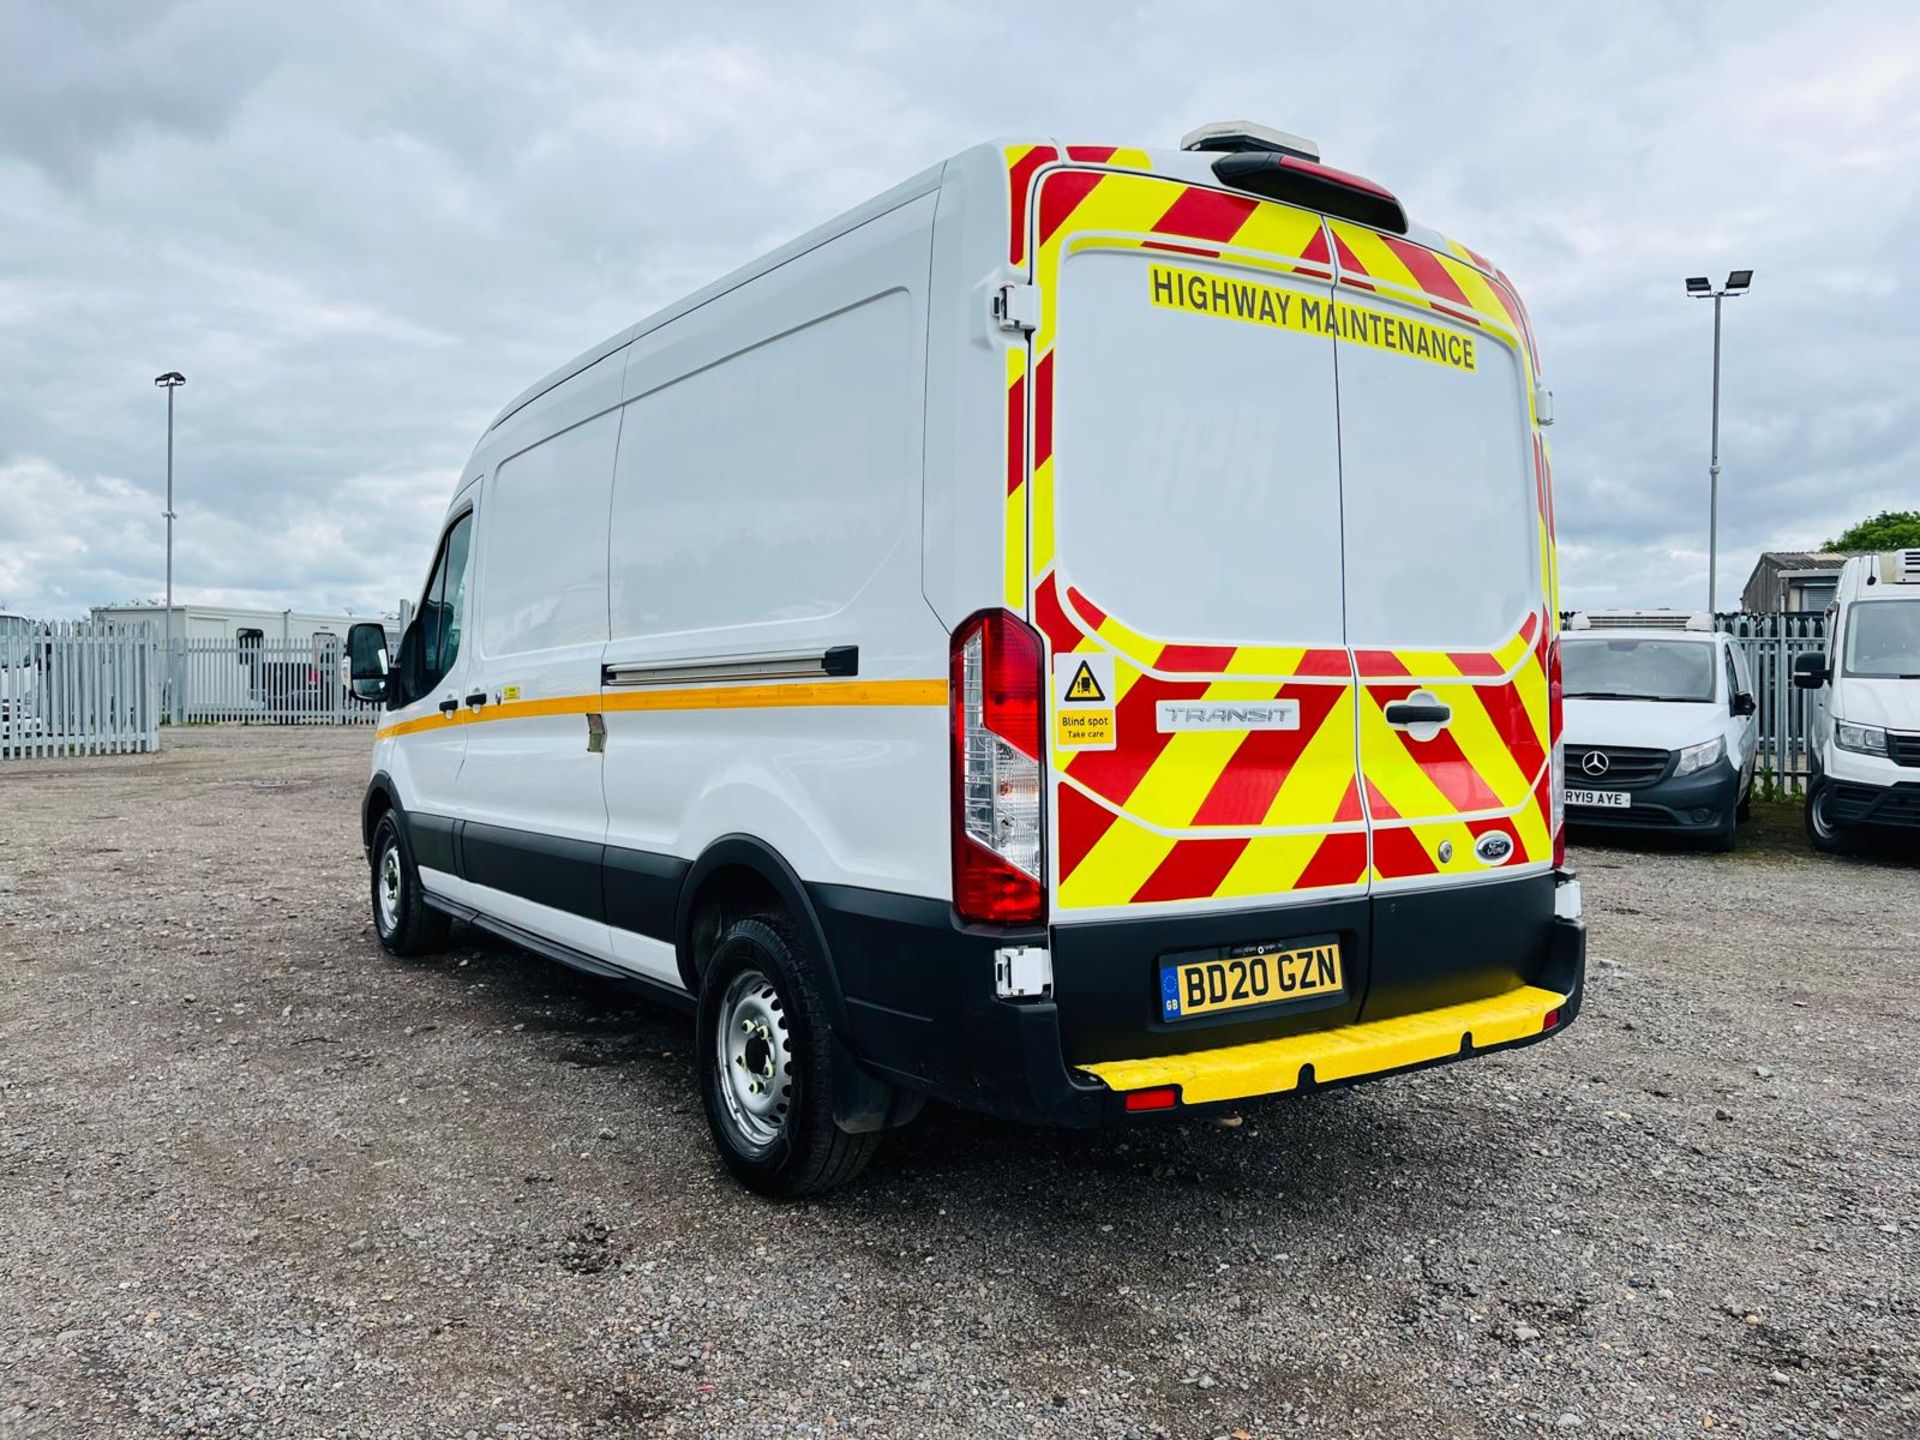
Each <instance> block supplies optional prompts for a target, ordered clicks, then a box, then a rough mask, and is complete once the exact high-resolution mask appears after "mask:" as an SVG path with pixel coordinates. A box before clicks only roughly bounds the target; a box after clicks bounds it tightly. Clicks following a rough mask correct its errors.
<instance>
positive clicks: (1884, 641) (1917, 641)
mask: <svg viewBox="0 0 1920 1440" xmlns="http://www.w3.org/2000/svg"><path fill="white" fill-rule="evenodd" d="M1847 674H1849V675H1858V676H1861V677H1863V678H1878V679H1883V680H1886V679H1895V680H1920V600H1874V601H1870V602H1869V601H1860V602H1857V603H1855V604H1854V605H1852V606H1850V607H1849V608H1848V610H1847Z"/></svg>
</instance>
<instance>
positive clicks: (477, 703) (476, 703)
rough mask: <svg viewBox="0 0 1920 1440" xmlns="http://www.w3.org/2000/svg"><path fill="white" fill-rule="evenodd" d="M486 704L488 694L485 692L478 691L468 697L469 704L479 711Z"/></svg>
mask: <svg viewBox="0 0 1920 1440" xmlns="http://www.w3.org/2000/svg"><path fill="white" fill-rule="evenodd" d="M486 703H487V692H486V691H484V690H476V691H474V692H473V693H472V694H471V695H469V696H467V704H469V705H471V706H473V708H474V709H476V710H478V709H479V708H480V707H481V706H482V705H484V704H486Z"/></svg>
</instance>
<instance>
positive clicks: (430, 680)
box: [417, 510, 473, 689]
mask: <svg viewBox="0 0 1920 1440" xmlns="http://www.w3.org/2000/svg"><path fill="white" fill-rule="evenodd" d="M472 538H473V512H472V511H471V510H469V511H468V512H467V513H466V514H464V515H462V516H461V517H460V518H459V519H458V520H456V521H454V522H453V528H451V529H450V530H448V531H447V538H446V539H445V540H444V541H442V542H441V545H440V558H439V560H438V561H436V562H435V564H434V567H433V574H432V575H431V576H430V577H429V578H428V580H427V588H426V589H425V590H424V591H422V592H421V595H420V619H419V621H418V622H417V623H418V624H419V626H420V670H421V686H422V688H423V689H431V688H432V687H433V686H435V685H438V684H439V683H440V682H441V680H443V679H445V678H446V674H447V672H448V671H449V670H451V669H453V662H454V661H455V660H457V659H459V657H460V613H461V607H462V604H463V602H464V601H465V599H466V595H467V551H468V548H469V543H470V541H471V540H472Z"/></svg>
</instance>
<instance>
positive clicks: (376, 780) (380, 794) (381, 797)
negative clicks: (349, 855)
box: [360, 770, 407, 860]
mask: <svg viewBox="0 0 1920 1440" xmlns="http://www.w3.org/2000/svg"><path fill="white" fill-rule="evenodd" d="M389 810H393V811H397V812H398V813H399V814H401V815H405V814H406V813H407V807H406V806H405V805H402V804H401V803H400V787H399V786H397V785H395V784H394V783H393V777H392V776H391V775H389V774H387V772H386V771H384V770H376V771H375V772H374V775H373V779H371V780H370V781H368V782H367V793H366V795H365V796H364V797H363V798H362V799H361V801H360V848H361V849H362V850H364V851H366V852H367V858H368V859H369V860H371V859H372V858H373V830H374V827H375V826H376V825H378V824H379V823H380V817H381V816H382V815H385V814H386V813H387V812H388V811H389Z"/></svg>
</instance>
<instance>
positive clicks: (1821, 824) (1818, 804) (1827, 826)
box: [1809, 785, 1833, 840]
mask: <svg viewBox="0 0 1920 1440" xmlns="http://www.w3.org/2000/svg"><path fill="white" fill-rule="evenodd" d="M1809 813H1810V814H1811V815H1812V816H1813V830H1814V833H1815V834H1816V835H1819V836H1821V837H1822V838H1823V839H1828V840H1831V839H1832V838H1833V822H1832V821H1831V820H1830V819H1828V818H1827V787H1826V786H1824V785H1822V786H1821V787H1820V788H1819V789H1818V790H1816V791H1814V792H1813V800H1812V801H1811V802H1810V805H1809Z"/></svg>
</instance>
